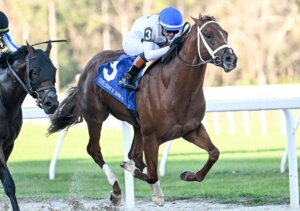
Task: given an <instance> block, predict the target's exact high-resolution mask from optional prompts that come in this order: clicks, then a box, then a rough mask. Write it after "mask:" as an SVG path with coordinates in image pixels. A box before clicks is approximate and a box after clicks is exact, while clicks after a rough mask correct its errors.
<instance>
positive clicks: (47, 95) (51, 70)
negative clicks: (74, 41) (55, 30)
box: [25, 42, 59, 114]
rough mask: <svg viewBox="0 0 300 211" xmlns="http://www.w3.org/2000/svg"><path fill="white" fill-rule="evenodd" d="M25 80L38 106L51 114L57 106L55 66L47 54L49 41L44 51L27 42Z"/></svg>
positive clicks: (49, 48) (49, 47)
mask: <svg viewBox="0 0 300 211" xmlns="http://www.w3.org/2000/svg"><path fill="white" fill-rule="evenodd" d="M26 48H27V52H28V53H27V55H26V57H25V61H26V73H25V81H26V88H27V92H28V93H29V94H30V95H31V96H32V97H33V98H35V99H36V101H37V104H38V106H39V107H41V108H43V109H44V111H45V113H46V114H52V113H54V111H55V110H56V109H57V107H58V104H59V102H58V100H57V95H56V89H55V86H54V85H55V74H56V68H55V67H54V65H53V64H52V62H51V60H50V58H49V55H50V51H51V43H50V42H49V43H48V46H47V49H46V51H43V50H41V49H34V48H33V47H32V46H31V45H29V44H28V43H27V46H26Z"/></svg>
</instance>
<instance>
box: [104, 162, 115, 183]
mask: <svg viewBox="0 0 300 211" xmlns="http://www.w3.org/2000/svg"><path fill="white" fill-rule="evenodd" d="M102 169H103V171H104V173H105V175H106V177H107V180H108V182H109V184H111V185H113V184H114V183H115V182H116V181H118V178H117V177H116V175H115V174H114V173H113V172H112V170H111V169H110V167H109V166H108V165H107V164H104V165H103V168H102Z"/></svg>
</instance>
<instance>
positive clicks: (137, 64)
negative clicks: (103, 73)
mask: <svg viewBox="0 0 300 211" xmlns="http://www.w3.org/2000/svg"><path fill="white" fill-rule="evenodd" d="M145 64H146V59H144V58H143V56H142V55H139V56H138V57H137V58H136V59H135V60H134V62H133V64H132V66H131V67H130V69H129V70H128V71H127V72H126V73H125V74H124V75H123V76H122V78H121V80H120V81H119V85H120V86H122V87H124V88H128V89H133V90H135V89H136V86H135V82H136V80H137V74H139V72H140V71H141V69H143V68H144V67H145Z"/></svg>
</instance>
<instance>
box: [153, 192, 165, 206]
mask: <svg viewBox="0 0 300 211" xmlns="http://www.w3.org/2000/svg"><path fill="white" fill-rule="evenodd" d="M152 201H153V202H154V203H155V204H156V205H158V206H160V207H162V206H164V204H165V198H164V196H154V195H153V196H152Z"/></svg>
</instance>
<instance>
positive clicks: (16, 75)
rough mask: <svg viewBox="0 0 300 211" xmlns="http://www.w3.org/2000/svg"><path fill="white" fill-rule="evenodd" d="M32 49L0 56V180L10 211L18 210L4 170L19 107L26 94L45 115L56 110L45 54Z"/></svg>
mask: <svg viewBox="0 0 300 211" xmlns="http://www.w3.org/2000/svg"><path fill="white" fill-rule="evenodd" d="M50 51H51V43H50V41H49V42H48V46H47V49H46V51H43V50H41V49H34V48H33V47H32V46H31V45H29V44H28V43H27V45H26V46H22V47H20V48H19V49H18V50H17V51H16V52H14V53H3V54H2V55H1V57H0V122H1V123H0V179H1V182H2V184H3V187H4V190H5V193H6V195H7V196H8V197H9V199H10V202H11V205H12V208H13V210H14V211H18V210H19V205H18V202H17V199H16V191H15V189H16V188H15V183H14V180H13V178H12V176H11V174H10V172H9V169H8V167H7V161H8V158H9V156H10V154H11V152H12V150H13V147H14V141H15V140H16V138H17V137H18V135H19V132H20V130H21V127H22V108H21V105H22V103H23V101H24V99H25V97H26V95H27V94H30V95H31V96H32V97H33V98H35V99H36V102H37V104H38V106H39V107H40V108H42V109H43V110H44V111H45V113H46V114H52V113H54V111H55V110H56V108H57V107H58V104H59V103H58V100H57V95H56V90H55V87H54V84H55V73H56V68H55V67H54V65H53V64H52V62H51V60H50V58H49V54H50Z"/></svg>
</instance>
